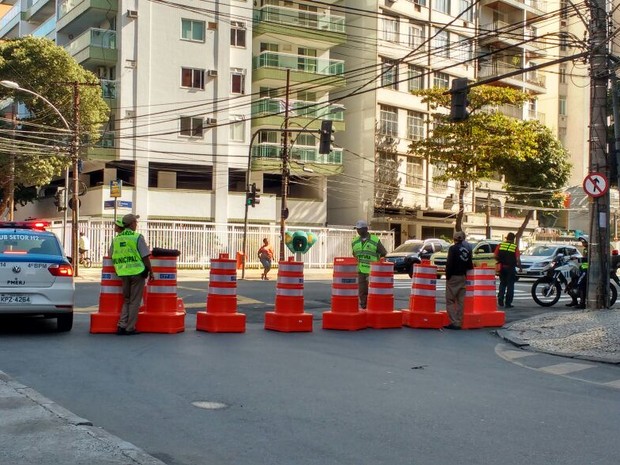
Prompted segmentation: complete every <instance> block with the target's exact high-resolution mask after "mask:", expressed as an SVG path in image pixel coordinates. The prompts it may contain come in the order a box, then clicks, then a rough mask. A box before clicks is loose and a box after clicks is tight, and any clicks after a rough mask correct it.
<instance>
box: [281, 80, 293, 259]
mask: <svg viewBox="0 0 620 465" xmlns="http://www.w3.org/2000/svg"><path fill="white" fill-rule="evenodd" d="M290 86H291V70H290V69H287V70H286V97H285V100H284V102H285V104H284V128H283V131H282V209H281V210H280V260H284V232H285V231H284V230H285V229H286V219H287V218H288V207H287V203H286V197H287V195H288V182H289V177H290V175H291V171H290V165H289V153H288V120H289V110H288V109H289V92H290Z"/></svg>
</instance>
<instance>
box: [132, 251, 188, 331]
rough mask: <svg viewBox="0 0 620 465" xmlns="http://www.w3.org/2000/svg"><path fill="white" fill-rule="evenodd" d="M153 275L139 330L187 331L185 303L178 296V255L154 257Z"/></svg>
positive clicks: (152, 260) (141, 313)
mask: <svg viewBox="0 0 620 465" xmlns="http://www.w3.org/2000/svg"><path fill="white" fill-rule="evenodd" d="M151 265H152V267H153V276H154V278H155V279H153V280H152V281H149V282H147V286H146V299H145V302H144V311H143V312H140V314H139V315H138V324H137V325H136V329H137V330H138V331H142V332H144V333H180V332H182V331H185V305H184V304H183V299H181V298H179V297H178V296H177V257H152V258H151Z"/></svg>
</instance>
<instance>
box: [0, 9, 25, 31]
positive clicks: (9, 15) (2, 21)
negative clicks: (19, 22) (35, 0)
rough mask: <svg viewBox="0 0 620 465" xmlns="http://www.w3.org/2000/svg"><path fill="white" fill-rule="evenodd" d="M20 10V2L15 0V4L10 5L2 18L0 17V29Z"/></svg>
mask: <svg viewBox="0 0 620 465" xmlns="http://www.w3.org/2000/svg"><path fill="white" fill-rule="evenodd" d="M21 11H22V6H21V3H20V2H17V3H16V4H15V5H13V6H12V7H11V9H10V10H9V11H8V13H7V14H5V15H4V16H3V17H2V19H0V30H2V29H4V27H5V26H7V25H8V24H9V23H10V22H11V21H13V20H14V19H15V17H16V16H17V15H19V13H20V12H21Z"/></svg>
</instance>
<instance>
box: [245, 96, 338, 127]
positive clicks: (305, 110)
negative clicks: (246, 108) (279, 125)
mask: <svg viewBox="0 0 620 465" xmlns="http://www.w3.org/2000/svg"><path fill="white" fill-rule="evenodd" d="M284 105H285V102H284V100H281V99H273V98H269V97H266V98H262V99H260V100H257V101H255V102H253V103H252V114H253V115H255V116H269V115H280V116H284ZM289 116H291V117H296V116H298V117H304V118H316V119H319V118H322V119H329V120H332V121H344V107H343V106H341V105H326V104H325V103H317V102H304V101H301V100H295V101H292V102H291V107H290V108H289Z"/></svg>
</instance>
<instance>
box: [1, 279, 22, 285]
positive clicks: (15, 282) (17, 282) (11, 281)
mask: <svg viewBox="0 0 620 465" xmlns="http://www.w3.org/2000/svg"><path fill="white" fill-rule="evenodd" d="M6 283H7V284H8V285H9V286H25V285H26V281H23V280H21V279H17V278H15V279H7V280H6Z"/></svg>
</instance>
